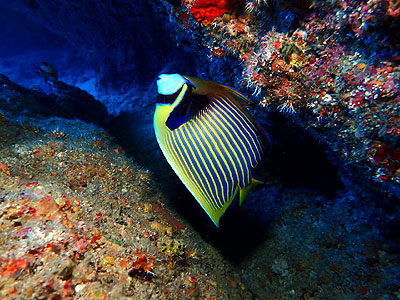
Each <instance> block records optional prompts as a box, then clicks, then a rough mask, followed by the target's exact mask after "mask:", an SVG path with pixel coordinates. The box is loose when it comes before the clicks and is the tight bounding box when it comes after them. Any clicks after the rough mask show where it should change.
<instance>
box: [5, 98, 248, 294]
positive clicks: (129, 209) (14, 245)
mask: <svg viewBox="0 0 400 300" xmlns="http://www.w3.org/2000/svg"><path fill="white" fill-rule="evenodd" d="M21 97H23V96H21ZM28 99H32V97H31V96H29V97H28ZM28 99H27V100H28ZM3 113H5V114H3ZM8 115H9V114H8V112H5V111H2V113H1V114H0V199H1V200H0V211H1V214H0V286H1V288H0V298H2V299H21V298H26V299H28V298H29V299H30V298H32V299H33V298H46V299H221V300H223V299H238V300H240V299H251V294H250V293H249V291H248V290H247V289H246V288H245V286H244V284H243V283H242V282H241V279H240V277H239V275H238V273H237V272H236V271H235V270H234V269H233V268H232V267H230V266H229V264H228V263H227V262H226V261H225V260H224V259H223V258H222V257H221V255H220V254H218V253H217V252H216V251H215V249H213V248H212V247H210V246H209V245H208V244H207V243H205V242H204V241H203V240H202V239H201V238H200V237H199V236H198V234H197V233H196V232H195V231H193V229H192V228H191V226H190V225H188V224H187V223H186V222H185V221H184V220H182V219H181V218H180V217H178V216H176V215H175V214H174V213H173V212H172V211H170V210H169V208H168V207H167V206H165V205H164V204H163V203H162V201H163V200H162V199H163V197H164V196H163V195H162V194H161V193H160V192H159V191H158V189H157V188H156V187H155V184H154V181H153V180H152V176H151V174H150V173H149V172H148V171H147V170H145V169H143V168H141V167H139V166H138V165H136V164H135V163H134V162H133V161H132V160H130V159H128V158H127V157H126V156H125V155H124V154H123V151H122V149H120V148H117V147H118V146H117V145H115V144H113V142H112V139H111V138H110V136H109V135H108V134H107V133H106V132H105V131H104V130H103V129H101V128H99V127H95V126H93V125H88V124H85V123H83V122H81V121H78V120H66V119H61V118H50V119H45V120H41V119H35V118H33V117H30V118H29V119H28V120H25V121H21V120H20V118H19V121H16V120H15V119H13V118H10V117H9V116H8Z"/></svg>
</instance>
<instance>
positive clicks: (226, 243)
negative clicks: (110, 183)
mask: <svg viewBox="0 0 400 300" xmlns="http://www.w3.org/2000/svg"><path fill="white" fill-rule="evenodd" d="M151 125H152V124H151V121H150V120H141V119H140V118H138V117H137V116H133V115H129V114H125V115H123V116H120V117H118V118H116V119H115V120H113V121H112V122H111V123H110V124H109V126H108V128H109V130H110V132H111V133H112V134H113V136H114V137H116V139H117V142H118V143H119V144H121V146H122V147H124V149H125V150H126V151H127V153H128V155H132V157H134V159H135V160H136V161H138V162H139V163H140V164H142V165H144V166H146V167H147V168H149V170H150V171H151V172H152V173H153V176H154V178H155V180H156V182H157V184H158V185H159V186H160V187H161V189H162V190H163V192H165V193H166V194H167V195H168V199H169V202H170V203H169V205H171V206H172V207H173V209H174V210H175V211H177V212H178V213H179V214H180V215H182V216H183V217H184V218H185V219H187V220H188V221H189V222H190V223H191V224H192V225H193V226H194V227H195V229H196V230H197V231H198V232H199V233H200V234H201V236H202V237H203V238H204V239H205V240H207V241H208V242H210V243H211V244H212V245H213V246H214V247H216V248H217V249H218V250H219V251H220V252H221V253H222V255H223V256H224V257H225V258H227V259H228V260H230V261H231V262H233V263H239V262H240V261H241V260H242V259H243V258H244V257H246V256H249V255H251V253H252V252H253V251H254V250H255V249H256V248H257V246H258V245H259V244H260V243H262V242H263V241H265V240H266V239H268V236H269V233H268V232H269V227H270V226H269V224H270V223H271V222H272V221H273V220H274V219H275V218H276V217H277V216H278V214H279V213H280V211H281V210H282V207H281V206H282V205H283V204H282V203H279V201H274V199H273V198H274V195H276V194H277V192H276V191H277V189H280V190H282V189H284V190H287V192H288V193H296V192H297V191H306V192H310V193H314V194H318V195H321V196H322V197H326V198H329V199H333V198H334V197H335V196H336V194H337V192H338V190H339V189H340V188H341V187H342V182H341V179H340V177H339V175H338V169H337V168H336V167H335V166H334V165H333V164H332V163H331V162H330V160H329V159H328V156H327V152H326V150H325V148H324V147H323V146H322V145H320V144H319V143H318V142H317V141H316V140H315V139H313V138H312V137H311V135H310V134H309V133H308V132H307V131H305V130H304V129H302V128H300V127H296V126H295V125H293V124H291V123H289V122H288V120H287V119H286V117H284V116H282V115H280V114H275V113H270V114H269V115H268V125H267V124H262V125H263V127H264V128H265V130H266V131H267V133H268V134H269V136H270V138H271V140H272V148H271V149H270V150H269V151H267V153H266V163H265V164H264V165H263V166H262V168H260V170H259V173H260V174H259V175H258V176H256V177H257V178H258V179H261V180H263V181H264V182H266V186H262V187H257V188H255V189H254V190H252V191H251V192H250V194H249V197H248V199H246V201H245V204H244V205H243V207H239V205H238V202H237V200H235V201H234V202H233V203H232V205H231V206H230V207H229V208H228V210H227V212H226V213H225V215H224V216H223V217H222V218H221V220H220V228H219V229H218V228H217V227H216V226H215V225H214V224H213V223H212V221H211V220H210V219H209V217H208V215H207V214H206V213H205V212H204V211H203V210H202V208H201V207H200V206H199V204H198V203H197V202H196V200H195V199H194V198H193V196H192V195H191V194H190V192H189V191H188V190H187V189H186V187H185V186H184V185H183V184H182V183H181V182H180V180H179V178H178V177H177V176H176V175H175V173H174V172H173V170H172V169H171V167H170V166H169V165H168V164H167V162H166V160H165V158H164V157H163V156H162V154H161V150H159V149H158V145H157V143H156V141H155V137H154V134H153V133H151V132H150V130H151V131H152V130H153V129H152V126H151ZM129 136H134V137H137V139H132V138H131V139H129V138H127V137H129ZM141 136H147V138H148V139H149V142H147V143H144V142H141V141H142V139H141V138H140V137H141ZM151 138H152V140H151ZM135 140H136V142H135ZM150 156H152V157H153V159H151V160H149V157H150ZM266 207H267V208H268V209H265V208H266Z"/></svg>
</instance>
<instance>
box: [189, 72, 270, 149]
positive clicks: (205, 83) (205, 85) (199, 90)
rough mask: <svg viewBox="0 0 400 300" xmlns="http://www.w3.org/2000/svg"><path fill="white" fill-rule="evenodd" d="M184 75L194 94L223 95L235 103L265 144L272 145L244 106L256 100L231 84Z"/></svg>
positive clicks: (266, 145) (215, 96)
mask: <svg viewBox="0 0 400 300" xmlns="http://www.w3.org/2000/svg"><path fill="white" fill-rule="evenodd" d="M183 77H184V78H185V79H186V80H187V81H188V82H190V83H191V85H192V86H193V90H192V94H193V95H203V96H208V97H213V98H219V97H222V98H225V99H227V100H229V101H230V102H231V103H232V104H233V105H235V106H236V107H237V108H238V109H240V111H241V112H243V113H244V114H245V115H246V116H247V118H248V119H249V120H250V121H251V122H252V123H253V124H254V126H255V127H256V128H257V130H258V132H259V133H260V136H261V138H262V141H263V144H264V146H265V147H266V148H267V147H270V146H271V140H270V138H269V137H268V134H267V133H266V132H265V130H264V129H263V128H262V127H261V125H260V124H259V123H258V122H257V121H256V119H254V118H253V116H252V115H250V113H249V112H248V111H247V110H246V109H245V108H244V105H246V104H251V103H254V101H252V100H251V99H249V98H247V97H246V96H245V95H243V94H242V93H240V92H239V91H237V90H235V89H234V88H231V87H229V86H226V85H223V84H219V83H217V82H214V81H210V80H204V79H200V78H196V77H189V76H183ZM211 101H212V100H211Z"/></svg>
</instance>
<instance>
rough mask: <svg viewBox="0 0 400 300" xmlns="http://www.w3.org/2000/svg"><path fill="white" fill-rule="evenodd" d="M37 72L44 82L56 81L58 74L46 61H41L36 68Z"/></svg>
mask: <svg viewBox="0 0 400 300" xmlns="http://www.w3.org/2000/svg"><path fill="white" fill-rule="evenodd" d="M37 73H38V74H39V75H42V76H43V79H44V82H45V83H47V82H48V81H57V80H58V74H57V70H56V68H54V66H53V65H51V64H49V63H48V62H42V63H41V64H40V66H39V67H38V69H37Z"/></svg>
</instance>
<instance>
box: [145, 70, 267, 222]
mask: <svg viewBox="0 0 400 300" xmlns="http://www.w3.org/2000/svg"><path fill="white" fill-rule="evenodd" d="M157 89H158V90H157V92H158V96H157V101H156V108H155V111H154V119H153V126H154V131H155V136H156V140H157V143H158V145H159V146H160V148H161V151H162V153H163V155H164V157H165V158H166V160H167V162H168V163H169V165H170V166H171V167H172V169H173V170H174V172H175V173H176V174H177V176H178V177H179V179H180V180H181V181H182V183H183V184H184V185H185V186H186V188H187V189H188V190H189V191H190V193H191V194H192V195H193V197H194V198H195V199H196V200H197V202H198V203H199V204H200V206H201V207H202V208H203V209H204V210H205V212H206V213H207V214H208V216H209V217H210V218H211V220H212V221H213V223H214V224H215V225H216V226H217V227H219V222H220V218H221V217H222V216H223V214H224V213H225V211H226V209H227V208H228V207H229V206H230V205H231V203H232V201H233V200H234V199H235V197H236V196H237V194H238V193H239V204H240V206H241V205H242V204H243V201H244V199H245V198H246V197H247V195H248V193H249V191H250V190H251V189H252V188H253V187H255V186H257V185H261V184H263V182H262V181H260V180H257V179H255V178H253V173H254V171H255V170H256V168H257V167H258V166H259V165H260V163H261V161H262V159H263V155H264V152H265V149H266V148H267V147H268V145H270V139H269V137H268V135H267V133H266V132H265V131H264V129H263V128H262V127H261V125H260V124H259V123H258V122H257V121H256V120H255V119H254V118H253V117H252V116H251V115H250V114H249V113H248V111H247V110H246V109H245V108H244V107H243V103H249V102H250V103H251V100H250V99H248V98H247V97H246V96H244V95H243V94H241V93H240V92H238V91H236V90H235V89H233V88H230V87H228V86H225V85H222V84H219V83H216V82H213V81H209V80H204V79H200V78H196V77H189V76H183V75H180V74H161V75H159V77H158V79H157Z"/></svg>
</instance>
